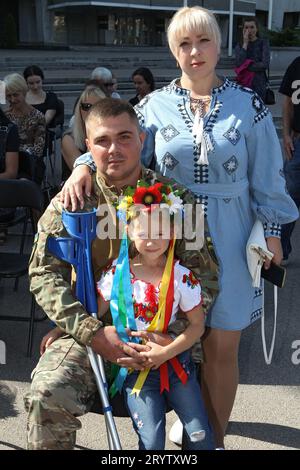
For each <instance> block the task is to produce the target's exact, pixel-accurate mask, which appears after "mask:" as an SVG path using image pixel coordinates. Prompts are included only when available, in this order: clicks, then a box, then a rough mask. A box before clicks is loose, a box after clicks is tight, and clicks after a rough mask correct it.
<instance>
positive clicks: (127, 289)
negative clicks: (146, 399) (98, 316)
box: [109, 233, 137, 397]
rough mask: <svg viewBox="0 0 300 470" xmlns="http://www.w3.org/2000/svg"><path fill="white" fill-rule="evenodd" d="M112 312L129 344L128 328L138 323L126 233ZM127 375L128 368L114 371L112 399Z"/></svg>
mask: <svg viewBox="0 0 300 470" xmlns="http://www.w3.org/2000/svg"><path fill="white" fill-rule="evenodd" d="M110 311H111V314H112V319H113V324H114V326H115V328H116V330H117V333H118V336H119V337H120V339H121V340H122V341H123V342H124V343H127V342H128V341H129V337H128V335H127V333H126V327H127V326H128V327H129V328H130V330H133V331H135V330H136V323H135V318H134V309H133V301H132V287H131V281H130V267H129V259H128V241H127V235H126V233H124V234H123V237H122V242H121V246H120V253H119V257H118V260H117V264H116V270H115V274H114V278H113V285H112V291H111V300H110ZM131 341H137V340H136V338H132V339H131ZM114 369H115V368H114ZM127 373H128V369H127V368H126V367H121V368H119V370H116V369H115V370H114V374H116V376H115V377H114V381H113V383H112V385H111V387H110V390H109V393H110V395H111V396H112V397H113V396H114V395H115V394H116V393H117V392H121V390H122V387H123V384H124V381H125V379H126V376H127Z"/></svg>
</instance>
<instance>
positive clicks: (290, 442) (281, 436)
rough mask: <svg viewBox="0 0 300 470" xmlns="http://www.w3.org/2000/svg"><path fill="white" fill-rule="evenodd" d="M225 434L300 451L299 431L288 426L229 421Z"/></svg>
mask: <svg viewBox="0 0 300 470" xmlns="http://www.w3.org/2000/svg"><path fill="white" fill-rule="evenodd" d="M226 434H230V435H235V436H242V437H244V438H247V437H248V438H250V439H257V440H260V441H264V442H270V443H272V444H277V445H282V446H286V447H293V448H295V449H300V430H299V429H296V428H291V427H289V426H281V425H279V424H269V423H250V422H238V421H231V422H230V423H229V426H228V430H227V432H226Z"/></svg>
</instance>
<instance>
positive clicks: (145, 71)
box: [131, 67, 155, 91]
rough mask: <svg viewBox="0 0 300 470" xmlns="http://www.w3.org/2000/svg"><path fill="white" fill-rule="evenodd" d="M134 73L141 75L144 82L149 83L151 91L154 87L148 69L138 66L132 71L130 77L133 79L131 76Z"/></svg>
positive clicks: (133, 75) (134, 74)
mask: <svg viewBox="0 0 300 470" xmlns="http://www.w3.org/2000/svg"><path fill="white" fill-rule="evenodd" d="M136 75H141V77H143V79H144V80H145V82H147V83H148V85H150V89H151V91H153V90H154V89H155V82H154V77H153V75H152V72H151V70H150V69H148V68H147V67H139V68H138V69H136V70H135V71H134V72H133V74H132V76H131V78H132V79H133V77H135V76H136Z"/></svg>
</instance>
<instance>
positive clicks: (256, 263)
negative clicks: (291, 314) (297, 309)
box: [246, 219, 278, 365]
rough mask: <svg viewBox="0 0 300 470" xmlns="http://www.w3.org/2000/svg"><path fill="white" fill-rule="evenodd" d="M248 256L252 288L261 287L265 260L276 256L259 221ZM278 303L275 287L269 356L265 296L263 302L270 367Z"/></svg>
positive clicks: (251, 237)
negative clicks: (269, 246)
mask: <svg viewBox="0 0 300 470" xmlns="http://www.w3.org/2000/svg"><path fill="white" fill-rule="evenodd" d="M246 255H247V263H248V269H249V272H250V274H251V277H252V286H253V287H260V279H261V268H262V265H263V264H264V261H265V259H269V260H271V259H272V258H273V256H274V254H273V253H271V251H269V250H268V248H267V243H266V239H265V234H264V227H263V224H262V222H261V221H260V220H258V219H257V220H256V222H255V224H254V225H253V228H252V230H251V233H250V237H249V240H248V242H247V245H246ZM277 301H278V296H277V286H274V324H273V332H272V340H271V346H270V351H269V354H268V353H267V345H266V333H265V311H264V303H265V298H264V296H263V302H262V316H261V339H262V345H263V351H264V357H265V362H266V364H268V365H270V364H271V362H272V357H273V352H274V346H275V338H276V327H277Z"/></svg>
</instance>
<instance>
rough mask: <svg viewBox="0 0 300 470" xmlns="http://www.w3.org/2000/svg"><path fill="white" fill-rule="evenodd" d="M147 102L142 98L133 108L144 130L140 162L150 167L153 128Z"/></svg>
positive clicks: (153, 145) (152, 150)
mask: <svg viewBox="0 0 300 470" xmlns="http://www.w3.org/2000/svg"><path fill="white" fill-rule="evenodd" d="M147 102H148V99H147V100H146V99H145V98H144V99H143V100H142V101H141V102H140V103H139V104H137V105H136V106H135V107H134V109H135V112H136V115H137V117H138V120H139V123H140V128H141V130H142V131H143V132H145V140H144V143H143V149H142V164H143V165H144V166H145V167H146V168H150V167H151V162H152V160H153V156H154V148H155V130H154V129H153V128H152V126H151V123H150V117H149V114H150V113H149V112H148V106H146V103H147Z"/></svg>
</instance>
